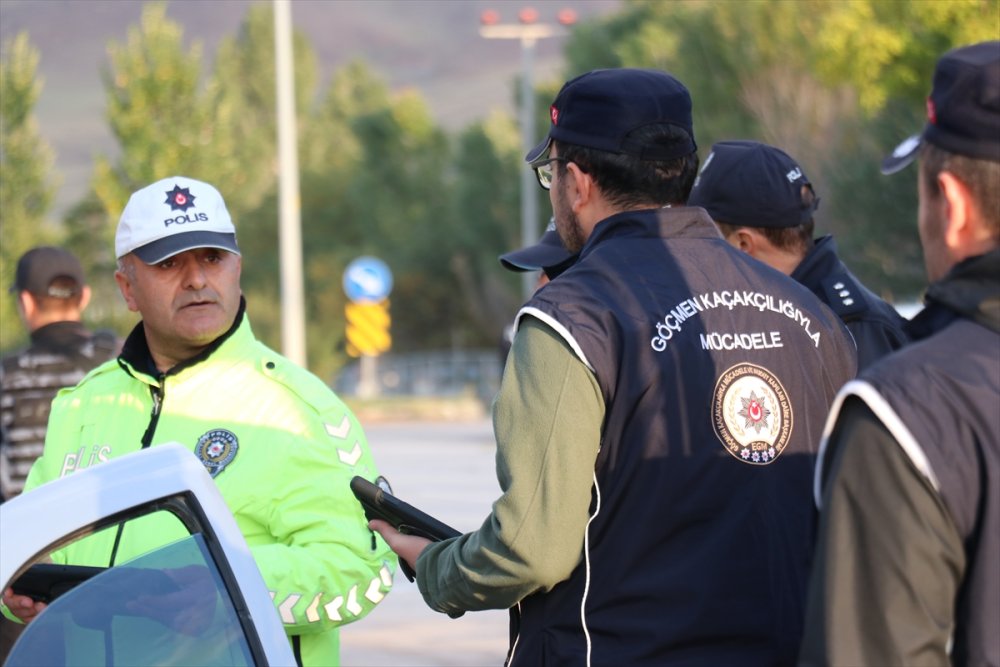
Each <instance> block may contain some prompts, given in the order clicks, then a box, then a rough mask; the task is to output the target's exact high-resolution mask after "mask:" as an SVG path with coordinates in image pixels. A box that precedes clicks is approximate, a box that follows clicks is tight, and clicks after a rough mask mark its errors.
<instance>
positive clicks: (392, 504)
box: [351, 476, 462, 542]
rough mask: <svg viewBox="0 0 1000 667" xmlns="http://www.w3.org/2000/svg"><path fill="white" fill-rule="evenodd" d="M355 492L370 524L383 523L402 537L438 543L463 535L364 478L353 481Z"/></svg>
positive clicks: (352, 486) (355, 478)
mask: <svg viewBox="0 0 1000 667" xmlns="http://www.w3.org/2000/svg"><path fill="white" fill-rule="evenodd" d="M351 491H353V492H354V497H355V498H357V499H358V500H359V501H360V502H361V505H362V507H364V508H365V516H366V517H368V520H369V521H370V520H372V519H382V520H383V521H386V522H388V523H389V524H390V525H392V527H393V528H395V529H396V530H398V531H399V532H401V533H404V534H406V535H419V536H420V537H425V538H427V539H428V540H433V541H435V542H438V541H441V540H446V539H448V538H450V537H458V536H459V535H461V534H462V533H460V532H458V531H457V530H455V529H454V528H452V527H451V526H449V525H448V524H446V523H442V522H441V521H438V520H437V519H435V518H434V517H432V516H431V515H430V514H427V513H426V512H422V511H420V510H418V509H417V508H416V507H414V506H413V505H410V504H408V503H405V502H403V501H402V500H400V499H399V498H397V497H396V496H394V495H392V494H391V493H387V492H386V491H384V490H383V489H381V488H379V487H378V486H377V485H375V484H372V483H371V482H369V481H368V480H367V479H365V478H364V477H357V476H356V477H354V478H353V479H352V480H351Z"/></svg>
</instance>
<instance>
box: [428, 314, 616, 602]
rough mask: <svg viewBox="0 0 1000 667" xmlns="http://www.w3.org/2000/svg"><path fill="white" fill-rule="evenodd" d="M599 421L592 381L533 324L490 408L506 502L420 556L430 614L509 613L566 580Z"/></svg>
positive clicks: (579, 532) (519, 340)
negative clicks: (524, 600) (472, 528)
mask: <svg viewBox="0 0 1000 667" xmlns="http://www.w3.org/2000/svg"><path fill="white" fill-rule="evenodd" d="M603 419H604V401H603V399H602V396H601V392H600V389H599V387H598V385H597V380H596V378H595V377H594V375H593V373H592V372H591V371H590V370H589V369H588V368H587V367H586V366H585V365H584V364H583V363H582V362H581V361H580V360H579V359H578V358H577V357H576V356H575V355H574V354H573V352H572V350H571V349H570V348H569V347H568V346H567V345H566V344H565V342H563V340H562V339H561V338H560V337H559V336H558V335H557V334H556V333H555V332H554V331H552V329H550V328H548V327H547V326H546V325H544V324H542V323H541V322H539V321H538V320H535V319H533V318H527V319H526V320H525V321H524V322H523V323H522V325H521V328H520V329H519V330H518V332H517V335H516V336H515V338H514V342H513V345H512V347H511V352H510V357H509V358H508V362H507V367H506V369H505V370H504V377H503V382H502V384H501V387H500V392H499V394H498V396H497V398H496V401H495V402H494V406H493V428H494V431H495V435H496V440H497V454H496V467H497V480H498V481H499V483H500V489H501V491H502V495H501V496H500V498H499V499H498V500H497V501H496V502H495V503H494V504H493V511H492V512H491V513H490V515H489V516H488V517H486V520H485V521H484V522H483V525H482V527H481V528H480V529H479V530H477V531H476V532H473V533H468V534H466V535H463V536H461V537H458V538H454V539H452V540H447V541H445V542H439V543H435V544H432V545H431V546H429V547H427V548H426V549H425V550H424V552H423V553H422V554H421V555H420V558H419V559H418V560H417V568H416V571H417V585H418V586H419V588H420V592H421V593H422V594H423V596H424V600H425V601H426V602H427V604H428V605H429V606H430V607H431V608H432V609H435V610H437V611H440V612H446V613H453V614H454V613H457V612H462V611H476V610H481V609H507V608H509V607H511V606H513V605H514V604H516V603H517V602H518V601H520V600H521V599H522V598H524V597H525V596H527V595H529V594H531V593H534V592H536V591H545V590H549V589H551V588H552V587H553V586H555V585H556V584H557V583H559V582H560V581H563V580H564V579H566V578H568V577H569V575H570V574H571V573H572V571H573V569H574V568H575V567H576V566H577V564H578V563H579V561H580V558H581V555H582V553H583V540H584V533H585V531H586V528H587V522H588V520H589V518H590V515H589V510H590V501H591V489H592V487H593V476H594V462H595V460H596V459H597V453H598V450H599V449H600V438H601V425H602V422H603Z"/></svg>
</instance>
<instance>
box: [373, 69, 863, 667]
mask: <svg viewBox="0 0 1000 667" xmlns="http://www.w3.org/2000/svg"><path fill="white" fill-rule="evenodd" d="M550 111H551V113H550V117H551V121H552V123H551V126H550V129H549V133H548V136H547V137H546V138H545V140H544V141H543V142H542V143H541V144H540V145H539V146H538V147H536V148H535V149H534V150H533V151H531V153H529V155H528V156H527V161H528V163H529V166H531V167H532V168H533V169H534V170H535V172H536V174H537V176H538V179H539V184H540V185H541V186H542V187H543V188H545V189H548V190H550V192H549V196H550V201H551V202H552V207H553V212H554V214H555V224H556V229H557V230H558V232H559V236H560V238H561V239H562V242H563V244H564V245H565V247H566V249H567V250H568V251H570V252H571V253H579V258H578V259H577V261H576V262H575V263H573V265H572V266H571V267H569V268H568V269H566V270H565V271H564V272H563V273H561V274H560V275H558V276H557V277H556V278H554V279H553V280H552V281H551V282H549V283H548V284H547V285H545V286H544V287H542V288H541V289H539V290H538V291H537V292H535V294H534V295H533V296H532V298H531V299H530V300H529V301H528V302H527V303H526V304H525V305H524V306H523V307H522V309H521V311H520V313H519V314H518V318H517V323H516V326H517V332H516V334H515V337H514V342H513V346H512V348H511V356H510V359H509V360H508V363H507V367H506V369H505V371H504V377H503V382H502V384H501V388H500V393H499V395H498V396H497V399H496V402H495V404H494V409H493V423H494V430H495V433H496V438H497V478H498V480H499V482H500V488H501V490H502V495H501V497H500V498H499V499H498V500H497V501H496V503H495V504H494V506H493V511H492V512H491V513H490V515H489V516H488V517H487V518H486V520H485V521H484V522H483V525H482V527H481V528H480V529H479V530H477V531H475V532H473V533H468V534H466V535H462V536H461V537H457V538H453V539H449V540H445V541H443V542H438V543H433V544H431V543H429V542H428V541H427V540H423V539H421V538H419V537H413V536H407V535H401V534H399V533H397V532H396V531H394V530H392V529H391V528H390V527H389V526H388V524H386V523H384V522H379V521H373V522H372V527H373V528H375V529H377V530H378V531H379V532H380V533H381V534H382V535H383V536H385V537H386V539H387V540H388V541H389V544H390V546H391V547H392V548H393V549H394V550H395V551H396V552H397V553H398V554H399V555H400V556H401V557H402V558H403V559H404V560H406V561H407V562H409V563H410V564H411V565H414V566H415V570H416V573H417V584H418V586H419V588H420V592H421V593H422V595H423V597H424V600H425V601H426V602H427V604H428V605H429V606H430V607H432V608H433V609H435V610H438V611H441V612H445V613H448V614H451V615H456V614H461V613H462V612H465V611H470V610H477V609H487V608H499V609H503V608H512V607H516V608H514V609H512V614H511V616H512V625H511V634H512V637H511V648H510V654H509V658H508V662H509V664H510V665H514V666H520V665H539V664H546V665H589V664H595V665H597V664H600V665H612V664H613V665H664V664H686V665H706V666H708V665H711V666H713V667H716V666H718V665H751V664H752V665H759V664H769V665H781V664H791V663H792V662H793V661H794V659H795V657H796V654H797V650H798V643H799V640H800V636H801V630H802V617H803V612H804V605H805V586H806V578H807V573H808V570H809V567H810V561H811V555H812V546H813V537H814V532H815V521H816V517H815V511H814V509H813V507H811V503H810V489H811V471H812V465H813V461H814V454H815V449H816V445H817V444H818V442H819V436H820V430H821V428H822V424H823V419H824V417H825V416H826V412H827V409H828V407H829V405H830V402H831V401H832V400H833V397H834V395H835V394H836V391H837V389H838V388H839V387H840V386H841V385H842V384H843V383H844V382H845V381H846V380H847V379H849V378H851V377H853V375H854V372H855V358H854V354H855V353H854V346H853V344H852V343H851V341H850V340H849V337H848V335H847V333H846V330H845V329H844V328H843V325H842V323H841V322H840V321H839V320H838V319H837V318H836V316H835V315H834V313H833V312H832V311H830V310H829V309H828V308H826V307H825V306H823V305H822V304H821V303H820V302H819V300H817V299H816V297H815V296H814V295H813V294H812V293H811V292H809V290H807V289H806V288H804V287H803V286H801V285H799V284H798V283H796V282H795V281H793V280H791V279H790V278H788V277H787V276H785V275H782V274H781V273H779V272H777V271H775V270H773V269H771V268H770V267H768V266H766V265H764V264H762V263H760V262H758V261H756V260H754V259H753V258H751V257H749V256H748V255H746V254H744V253H741V252H739V251H738V250H736V249H734V248H732V247H731V246H729V244H727V243H726V241H725V240H724V239H723V238H722V237H721V236H720V235H719V232H718V230H717V229H716V227H715V225H714V224H713V222H712V220H711V219H710V218H709V217H708V216H707V215H706V214H705V212H704V210H702V209H699V208H686V207H685V206H684V202H685V201H686V200H687V197H688V193H689V191H690V189H691V184H692V182H693V181H694V178H695V175H696V173H697V169H698V157H697V153H696V151H697V147H696V145H695V140H694V132H693V128H692V122H691V98H690V96H689V94H688V91H687V88H685V87H684V85H683V84H681V82H679V81H678V80H677V79H675V78H674V77H672V76H670V75H669V74H666V73H665V72H660V71H656V70H641V69H612V70H597V71H594V72H590V73H588V74H584V75H582V76H580V77H577V78H575V79H573V80H572V81H569V82H568V83H567V84H566V85H564V86H563V88H562V90H561V91H560V93H559V95H558V96H557V97H556V100H555V102H554V103H553V104H552V107H551V110H550Z"/></svg>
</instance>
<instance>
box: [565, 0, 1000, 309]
mask: <svg viewBox="0 0 1000 667" xmlns="http://www.w3.org/2000/svg"><path fill="white" fill-rule="evenodd" d="M998 7H1000V5H998V3H996V2H995V0H968V1H966V0H956V1H954V2H953V1H952V0H902V1H899V2H877V1H876V0H858V1H856V2H853V1H852V2H845V3H833V2H826V1H824V0H798V1H796V2H786V1H784V0H747V1H745V2H728V3H726V2H722V3H720V2H706V1H703V0H691V1H688V2H671V3H666V2H655V1H648V0H643V1H639V0H636V1H633V2H628V3H627V4H626V5H625V8H624V10H623V11H622V12H620V13H618V14H616V15H613V16H610V17H607V18H604V19H599V20H597V21H596V22H595V23H594V24H588V25H585V26H581V28H580V29H578V30H577V31H575V32H574V34H573V36H572V37H571V39H570V42H569V44H568V45H567V50H566V53H567V61H568V74H569V75H574V74H577V73H580V72H583V71H587V70H589V69H593V68H595V67H617V66H631V67H656V68H659V69H664V70H667V71H670V72H672V73H674V74H675V75H676V76H677V77H678V78H679V79H680V80H682V81H684V82H685V84H686V85H687V86H688V88H689V89H690V90H691V95H692V99H693V101H694V115H695V132H696V135H697V139H698V144H699V149H700V154H701V156H702V158H703V159H704V157H705V156H706V155H707V153H708V150H709V148H710V146H711V144H712V143H714V142H716V141H719V140H724V139H738V138H740V139H756V140H759V141H764V142H767V143H770V144H774V145H777V146H779V147H781V148H783V149H785V150H786V151H788V152H789V153H790V154H791V155H793V156H794V157H795V158H796V159H797V160H798V161H799V162H800V163H801V164H802V165H803V167H804V168H805V171H806V173H808V174H809V176H810V178H811V180H812V181H813V183H814V184H815V186H816V188H817V191H818V192H819V194H820V196H821V197H822V199H823V205H822V206H821V207H820V209H819V211H818V212H817V228H818V229H817V231H818V232H819V233H827V232H833V233H835V234H836V235H837V236H838V240H839V243H840V245H841V248H842V249H843V250H844V252H843V255H844V256H845V258H846V259H847V262H848V263H849V264H850V265H851V266H852V268H854V269H855V270H856V271H857V272H858V273H859V274H860V275H861V277H862V279H863V280H865V281H866V282H867V283H868V284H869V285H870V286H871V287H872V288H873V289H875V290H876V291H880V292H882V293H883V294H886V295H888V296H892V295H912V294H914V293H915V292H916V291H917V290H918V289H919V288H920V286H921V285H922V278H921V277H920V276H919V274H918V273H917V272H915V271H913V270H912V267H914V266H919V265H920V259H919V246H918V244H917V243H916V233H915V228H914V225H913V219H914V218H913V210H914V206H915V198H914V197H913V194H912V187H913V186H912V183H911V182H908V181H907V179H906V178H902V179H898V178H897V179H895V180H893V179H885V178H883V177H881V176H879V175H878V174H877V173H876V172H877V165H878V162H879V161H880V160H881V157H882V155H883V154H884V153H886V152H887V151H888V150H890V149H891V148H892V146H894V145H895V143H896V142H898V141H899V140H900V139H902V138H903V137H902V136H899V135H900V131H899V130H897V129H896V126H901V127H905V128H907V129H906V130H904V132H909V131H913V130H915V129H916V128H917V127H919V122H917V123H914V122H913V115H912V113H910V112H908V111H906V110H905V109H904V108H903V106H901V104H900V103H901V102H902V101H903V100H904V99H905V100H914V99H918V98H919V99H922V97H923V95H925V94H926V90H927V88H928V86H929V81H930V75H931V72H932V71H933V64H934V61H935V60H936V59H937V58H938V57H939V56H940V54H941V52H943V51H944V50H946V49H947V48H951V47H953V46H957V45H959V44H962V43H966V42H969V41H975V40H976V39H983V38H987V37H989V36H990V35H992V38H994V39H995V38H996V36H997V26H998V25H1000V23H998V17H997V11H998ZM918 91H922V92H918ZM894 101H895V103H894ZM882 114H886V115H885V116H882ZM892 119H894V120H895V123H894V122H892ZM904 136H905V135H904Z"/></svg>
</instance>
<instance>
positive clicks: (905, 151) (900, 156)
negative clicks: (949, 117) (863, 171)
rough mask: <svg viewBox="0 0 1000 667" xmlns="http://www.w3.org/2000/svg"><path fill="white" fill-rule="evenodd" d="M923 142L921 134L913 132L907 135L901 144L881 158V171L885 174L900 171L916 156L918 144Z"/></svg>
mask: <svg viewBox="0 0 1000 667" xmlns="http://www.w3.org/2000/svg"><path fill="white" fill-rule="evenodd" d="M923 143H924V141H923V136H922V135H919V134H914V135H913V136H912V137H907V138H906V139H905V140H904V141H903V142H902V143H901V144H899V145H898V146H896V148H895V149H894V150H893V151H892V153H890V154H889V155H887V156H885V159H883V160H882V167H881V172H882V173H883V174H885V175H886V176H888V175H890V174H895V173H896V172H897V171H902V170H903V169H905V168H906V166H907V165H909V164H910V163H911V162H913V161H914V160H915V159H916V158H917V153H919V152H920V146H922V145H923Z"/></svg>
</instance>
